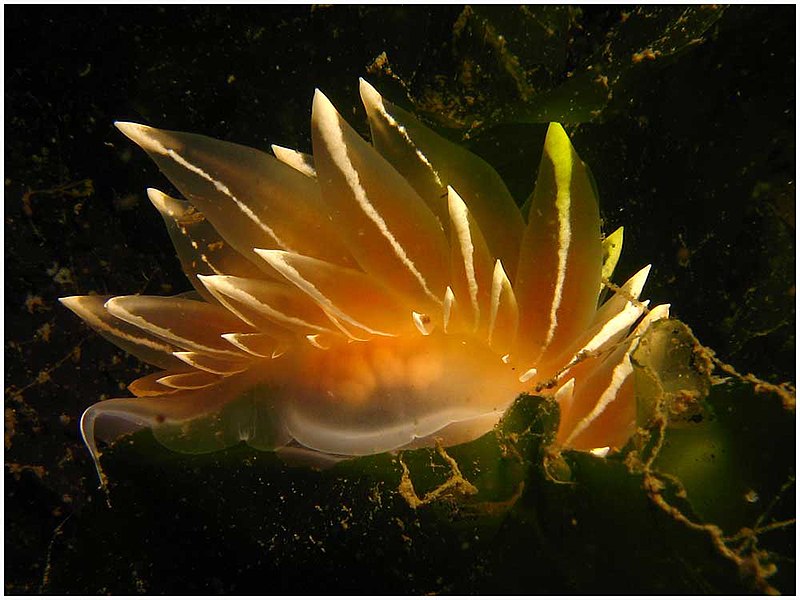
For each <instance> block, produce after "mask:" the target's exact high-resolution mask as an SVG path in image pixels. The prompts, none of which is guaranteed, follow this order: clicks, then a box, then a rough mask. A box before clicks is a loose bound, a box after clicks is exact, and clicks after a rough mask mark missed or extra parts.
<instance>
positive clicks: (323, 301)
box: [253, 248, 397, 337]
mask: <svg viewBox="0 0 800 600" xmlns="http://www.w3.org/2000/svg"><path fill="white" fill-rule="evenodd" d="M253 250H254V251H255V252H256V253H257V254H258V255H260V256H261V257H262V258H263V259H264V260H266V261H267V262H268V263H269V264H270V265H271V266H272V267H273V268H274V269H275V270H276V271H278V272H279V273H281V275H283V276H284V277H286V278H287V279H288V280H289V281H291V282H292V283H294V284H295V285H296V286H297V287H299V288H300V289H301V290H303V291H304V292H305V293H306V294H308V295H309V296H310V297H311V298H312V299H313V300H314V301H315V302H316V303H317V304H318V305H319V306H320V308H322V309H323V310H324V311H325V312H326V313H329V314H331V315H333V316H334V317H336V318H337V319H341V320H342V321H344V322H345V323H350V325H354V326H356V327H359V328H361V329H363V330H364V331H366V332H367V333H371V334H373V335H383V336H387V337H397V336H396V335H395V334H393V333H386V332H385V331H379V330H377V329H372V328H371V327H369V326H367V325H364V323H361V322H360V321H358V320H356V319H354V318H353V317H351V316H350V315H348V314H347V313H346V312H344V311H343V310H342V309H341V308H339V307H338V306H336V305H335V304H334V303H333V302H332V301H331V299H330V298H328V297H327V296H325V294H323V293H322V292H320V291H319V290H318V289H317V288H316V286H315V285H314V284H313V283H311V282H310V281H308V280H307V279H305V278H303V276H302V275H300V273H299V272H298V271H297V269H295V268H294V267H293V266H292V265H290V264H289V263H288V262H287V260H286V259H285V258H284V254H287V253H286V252H283V251H281V250H265V249H263V248H253Z"/></svg>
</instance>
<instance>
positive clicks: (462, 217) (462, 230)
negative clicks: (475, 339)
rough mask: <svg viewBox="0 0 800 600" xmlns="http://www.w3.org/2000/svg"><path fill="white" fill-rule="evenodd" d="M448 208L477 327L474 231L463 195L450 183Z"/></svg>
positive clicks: (478, 319) (479, 311) (477, 307)
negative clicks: (470, 225)
mask: <svg viewBox="0 0 800 600" xmlns="http://www.w3.org/2000/svg"><path fill="white" fill-rule="evenodd" d="M447 208H448V211H449V213H450V221H451V223H452V224H453V227H454V228H455V232H456V238H457V239H458V247H459V249H460V251H461V258H462V259H463V260H464V272H465V273H466V276H467V287H468V288H469V301H470V304H472V315H473V323H472V328H473V330H474V329H477V327H478V323H479V322H480V316H481V310H480V306H479V305H478V280H477V277H476V276H475V260H474V259H475V246H474V244H473V243H472V231H471V230H470V228H469V209H468V208H467V205H466V204H465V203H464V200H462V199H461V196H459V195H458V193H457V192H456V191H455V190H454V189H453V188H452V187H450V186H449V185H448V186H447Z"/></svg>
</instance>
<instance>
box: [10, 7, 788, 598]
mask: <svg viewBox="0 0 800 600" xmlns="http://www.w3.org/2000/svg"><path fill="white" fill-rule="evenodd" d="M686 10H688V9H686ZM702 10H708V11H716V12H713V13H712V12H708V13H700V12H698V11H702ZM794 10H795V9H794V7H744V6H742V7H732V8H729V9H727V10H722V9H700V8H699V7H695V8H694V9H693V11H694V12H692V13H691V14H687V13H685V11H684V9H680V8H650V9H646V10H645V9H636V8H633V7H629V8H626V9H621V8H619V7H617V8H608V7H596V6H593V7H586V8H583V9H579V8H571V9H562V8H558V7H549V8H545V7H539V8H536V7H534V8H530V9H522V8H517V7H508V8H502V9H496V10H495V9H486V10H485V11H484V12H480V11H477V12H475V11H469V10H467V11H465V10H464V9H463V7H461V6H447V7H423V6H415V7H407V8H398V7H367V8H364V7H362V8H359V7H344V6H336V7H327V8H325V7H281V6H269V7H234V8H224V7H218V8H217V7H215V8H205V7H191V8H181V7H169V8H160V7H152V6H148V7H129V8H115V9H110V8H103V7H80V8H72V7H46V6H37V7H21V6H12V7H7V8H5V50H6V63H5V107H6V108H5V110H6V113H5V134H6V135H5V148H4V150H5V213H4V214H5V328H6V329H5V330H6V337H5V392H6V393H5V447H6V453H5V461H6V462H5V464H6V475H5V493H6V499H5V528H6V529H5V534H6V537H5V544H6V564H5V567H6V581H5V590H6V592H7V593H37V592H39V591H47V592H50V593H64V592H67V591H73V592H81V591H86V592H87V593H93V592H94V593H99V592H103V591H107V592H126V591H129V592H137V591H154V592H158V591H164V590H173V591H175V590H176V589H177V590H180V589H184V590H186V589H194V590H197V591H200V592H202V591H206V592H213V591H239V592H243V593H247V592H248V591H253V590H254V589H255V591H258V589H256V588H253V589H251V588H248V587H247V585H245V584H241V585H239V586H237V585H236V584H235V581H236V576H235V574H234V573H235V571H236V569H235V568H234V566H235V565H229V566H230V567H231V568H230V569H228V570H225V569H223V570H222V571H221V572H223V573H228V575H227V576H226V575H221V574H219V573H216V571H215V575H214V577H213V578H210V579H209V581H204V580H203V578H202V573H203V569H204V568H206V569H207V568H210V566H209V565H205V564H200V565H199V566H197V565H195V566H196V567H197V570H196V571H193V572H194V573H195V574H194V575H193V577H194V579H193V581H194V583H193V586H194V587H192V586H189V587H186V586H187V585H188V584H187V579H186V578H187V575H186V571H185V570H181V569H180V568H176V569H174V570H172V571H170V572H169V573H168V575H167V576H166V579H163V578H159V577H155V576H153V571H152V565H151V567H150V571H147V568H146V567H141V566H140V569H144V570H145V571H146V572H148V573H150V575H149V576H141V577H138V576H137V575H136V573H135V569H134V574H133V575H130V574H129V573H128V574H126V575H125V576H122V575H120V574H119V573H117V574H116V576H113V575H106V579H103V580H102V581H103V583H102V584H101V583H97V584H96V587H91V585H90V584H85V583H82V584H81V585H87V586H90V587H80V586H79V585H78V584H75V585H74V587H69V585H68V584H67V583H65V582H66V581H69V578H68V577H63V576H62V577H61V578H60V579H58V584H57V585H56V584H52V583H51V576H52V574H53V573H54V572H55V573H57V572H58V569H59V563H58V560H57V559H58V556H60V554H59V549H60V548H62V546H63V545H64V544H67V545H69V544H70V543H71V541H72V540H80V538H81V535H82V530H81V529H80V527H78V526H77V525H75V523H81V522H82V521H81V515H83V514H96V513H97V511H99V510H100V508H99V507H98V503H102V501H103V499H102V496H100V495H99V494H97V492H96V491H95V487H96V480H95V475H94V472H93V469H92V466H91V461H90V459H89V455H88V453H87V452H86V451H85V449H84V448H83V446H82V444H81V443H80V440H79V438H78V435H77V419H78V418H79V416H80V414H81V412H82V410H83V409H85V408H86V407H87V406H88V405H89V404H91V403H93V402H95V401H97V400H98V398H100V397H112V396H115V395H125V394H126V392H125V391H124V387H125V384H126V383H127V382H129V381H131V380H132V379H134V378H135V377H137V376H139V375H140V374H142V373H144V372H145V367H143V366H142V365H140V364H139V363H138V362H137V361H136V360H135V359H133V358H131V357H128V356H126V355H125V354H124V353H122V352H121V351H118V350H116V349H115V348H113V347H111V346H110V345H109V344H107V343H106V342H105V341H104V340H102V339H101V338H99V337H98V336H96V335H94V334H93V333H91V332H90V331H89V330H88V329H87V328H85V327H84V326H83V325H82V324H81V323H80V322H79V320H78V319H77V318H76V317H75V316H74V315H72V314H71V313H70V312H69V311H67V310H66V309H64V308H63V307H61V306H60V305H59V304H58V302H57V301H56V298H58V297H59V296H66V295H72V294H88V293H92V292H97V293H109V294H111V293H114V294H123V293H134V292H141V293H148V294H172V293H178V292H181V291H185V290H186V289H188V288H189V285H188V282H186V280H185V278H184V277H183V275H182V273H181V271H180V266H179V264H178V261H177V259H176V258H175V256H174V253H173V251H172V248H171V246H170V242H169V238H168V236H167V233H166V231H165V230H164V228H163V225H162V222H161V218H160V217H159V215H158V214H157V212H156V211H155V210H154V209H153V208H152V207H151V206H150V204H149V202H148V201H147V199H146V197H145V195H144V189H145V187H146V186H148V185H155V186H159V187H162V189H165V190H168V189H169V188H168V187H166V183H165V180H164V179H163V177H162V176H161V175H160V174H159V173H158V171H157V169H156V167H155V166H154V165H152V164H151V163H150V162H149V161H148V159H147V158H146V156H145V155H144V153H143V152H141V151H139V150H138V149H137V148H134V147H133V145H132V144H131V143H129V142H127V141H126V140H125V139H124V138H123V137H122V135H121V134H119V133H118V132H117V131H116V130H115V129H114V128H113V125H112V123H113V121H114V120H134V121H138V122H142V123H146V124H150V125H155V126H159V127H165V128H169V129H177V130H184V131H193V132H199V133H204V134H206V135H210V136H213V137H217V138H220V139H225V140H231V141H236V142H239V143H243V144H246V145H250V146H255V147H259V148H264V149H266V148H268V145H269V144H270V143H277V144H280V145H283V146H289V147H296V148H298V149H301V150H304V151H309V150H310V141H309V115H310V106H311V98H312V94H313V90H314V88H315V87H319V88H320V89H322V90H324V91H325V93H326V94H327V95H328V96H329V97H330V98H331V100H332V101H333V102H334V104H335V105H336V106H337V108H338V109H339V111H340V112H341V113H342V114H343V115H344V116H345V117H346V118H348V120H349V121H350V122H351V123H352V124H353V125H354V126H356V127H357V128H359V130H360V131H362V132H364V133H365V134H366V130H367V128H366V123H365V118H364V115H363V109H361V108H360V106H359V98H358V91H357V80H358V77H359V76H365V77H367V78H368V79H369V80H370V81H371V82H372V83H373V84H374V85H376V87H378V89H379V90H381V91H383V92H384V94H385V95H387V96H388V97H389V98H390V99H392V100H393V101H395V102H397V103H400V104H402V105H404V106H406V107H409V108H412V109H415V110H416V111H417V113H418V114H419V115H420V116H421V117H422V118H423V119H424V120H427V121H428V122H429V123H430V124H431V125H434V126H437V127H439V128H440V131H441V132H442V133H444V134H445V135H447V136H448V137H450V138H451V139H454V140H462V141H463V142H464V143H465V144H467V145H468V146H471V147H472V148H473V149H474V150H475V151H477V152H478V153H480V154H481V155H482V156H484V157H485V158H486V159H487V160H488V161H489V162H490V163H492V164H494V165H495V166H496V167H497V168H498V170H499V171H500V172H501V174H502V175H503V176H504V177H506V178H507V180H508V181H509V187H510V189H511V190H512V193H514V194H515V196H516V197H517V200H518V202H519V203H520V204H522V202H523V201H524V200H525V198H526V196H527V194H528V193H529V192H530V190H531V189H532V187H533V182H534V180H535V171H536V166H537V165H538V161H539V156H540V152H541V142H542V140H543V136H544V130H545V125H544V122H545V121H546V120H548V119H556V118H558V119H560V120H564V121H565V122H567V124H568V130H569V131H570V133H571V135H572V138H573V142H574V144H575V147H576V148H577V150H578V152H579V153H580V154H581V157H582V158H583V159H584V160H585V161H586V162H587V163H588V164H589V165H590V166H591V168H592V171H593V173H594V175H595V178H596V180H597V183H598V186H599V190H600V194H601V211H602V216H603V218H604V230H605V232H607V233H608V232H611V231H613V230H614V229H615V228H616V227H618V226H619V225H625V248H624V250H623V257H622V260H621V262H620V266H619V267H618V271H617V276H616V279H617V280H618V281H623V280H624V278H625V277H626V276H628V275H630V274H632V273H633V272H634V271H636V270H638V268H640V267H641V266H642V265H643V264H646V263H648V262H651V263H652V264H653V271H652V273H651V275H650V280H649V283H648V287H647V288H646V290H645V296H646V297H649V298H652V300H653V302H654V303H659V302H665V301H667V302H670V303H671V304H672V311H673V313H674V314H675V315H676V316H677V317H679V318H680V319H682V320H683V321H685V322H686V323H687V324H689V325H690V326H691V327H692V329H693V330H694V333H695V334H696V335H697V337H698V338H699V339H700V340H701V341H702V342H703V343H704V344H706V345H707V346H709V347H711V348H713V349H714V350H715V351H716V352H717V353H718V355H719V356H720V358H722V359H723V360H725V361H726V362H729V363H732V364H733V365H734V366H736V367H737V369H739V370H740V371H742V372H753V373H755V374H756V375H757V376H759V377H761V378H763V379H766V380H769V381H773V382H785V381H789V382H794V380H795V337H794V331H795V276H794V273H795V233H794V232H795V195H794V190H795V183H794V182H795V112H794V110H795V55H794V49H795V29H794V23H795V19H794ZM703 19H705V20H704V21H703V23H707V25H704V26H702V27H699V29H698V30H697V31H696V32H695V33H693V34H692V36H694V38H695V41H693V42H691V43H686V42H685V40H684V42H682V43H677V42H676V43H675V44H673V43H672V42H673V40H674V36H676V35H677V36H678V37H680V32H678V34H676V33H675V32H676V30H679V29H680V28H681V27H684V26H685V27H690V26H691V25H692V24H693V23H696V22H697V21H698V20H703ZM687 23H688V24H687ZM501 35H502V37H503V40H504V41H503V42H498V41H497V40H498V39H500V38H499V37H498V36H501ZM692 36H690V37H692ZM646 48H656V49H658V48H661V49H662V50H661V51H658V52H655V53H654V54H653V55H648V54H647V53H642V54H639V53H640V52H641V51H643V50H644V49H646ZM384 52H385V53H386V56H387V57H388V60H389V63H388V64H389V66H388V67H387V66H385V65H384V67H383V68H376V67H375V60H376V58H378V57H379V56H380V55H381V53H384ZM515 61H516V62H515ZM589 67H592V69H589ZM587 73H598V75H597V78H598V81H595V76H594V75H592V77H591V78H590V79H586V77H585V76H586V75H587ZM603 75H605V76H607V78H608V79H609V80H610V83H609V84H608V86H607V88H608V89H607V90H606V92H607V93H606V92H604V93H603V94H602V98H601V99H600V100H598V96H597V90H598V89H600V87H603V88H604V89H605V87H606V86H605V84H603V82H602V76H603ZM581 78H583V79H581ZM584 80H585V81H594V82H595V83H594V84H592V86H588V87H585V88H584V87H580V85H579V84H580V82H581V81H584ZM573 82H578V83H577V84H575V85H577V86H578V87H576V88H575V90H576V91H575V93H572V88H571V87H570V85H572V83H573ZM564 90H568V91H570V93H569V94H566V92H564ZM565 94H566V95H565ZM559 98H562V100H559ZM564 98H566V99H564ZM543 106H546V107H548V108H547V111H544V112H542V111H543V110H544V109H541V107H543ZM540 109H541V110H540ZM545 113H546V114H545ZM536 121H540V122H536ZM166 510H168V511H169V510H172V509H171V508H170V507H166ZM87 511H88V512H87ZM93 511H94V512H93ZM84 523H85V521H84ZM201 525H202V523H199V522H197V523H194V524H192V525H191V526H187V527H188V528H187V529H185V530H182V534H183V535H189V539H190V541H191V540H192V539H193V538H191V531H192V527H196V528H200V527H201ZM70 528H71V529H70ZM187 531H188V532H190V533H189V534H187ZM164 543H166V542H164ZM167 545H169V544H167ZM61 551H63V549H62V550H61ZM101 554H102V552H101ZM91 560H94V559H91ZM131 560H133V559H131ZM100 562H102V560H101V561H100ZM115 564H126V563H125V557H124V556H123V557H122V558H120V559H119V562H118V563H115ZM254 568H255V567H252V565H251V567H250V569H251V570H250V571H249V573H250V575H251V579H246V580H245V581H248V582H251V581H254V580H255V578H254V577H253V573H254V571H253V569H254ZM198 573H199V575H198ZM62 575H63V573H62ZM129 575H130V577H129ZM198 577H199V579H198ZM226 577H227V578H226ZM77 580H78V581H91V579H88V580H82V579H80V578H78V579H77ZM92 585H94V584H92ZM181 585H183V587H181ZM319 585H320V586H323V587H322V589H325V588H324V585H323V584H322V583H320V584H319ZM104 586H105V587H104ZM174 586H177V587H174ZM215 586H216V587H215ZM346 587H347V586H344V585H343V586H341V587H340V588H339V589H345V588H346ZM314 589H316V588H314V587H313V585H312V583H311V582H310V581H305V582H298V581H295V582H283V583H282V584H281V586H279V587H278V588H272V591H281V590H283V591H294V590H296V591H308V590H312V591H313V590H314ZM335 589H336V588H334V589H329V591H335ZM378 589H380V588H378ZM408 589H409V590H413V591H417V592H419V591H425V590H424V589H421V588H413V587H410V588H408ZM263 591H267V590H263ZM385 591H387V592H388V591H391V590H385ZM516 591H521V590H516Z"/></svg>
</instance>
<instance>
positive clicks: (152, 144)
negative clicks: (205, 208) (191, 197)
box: [134, 125, 291, 251]
mask: <svg viewBox="0 0 800 600" xmlns="http://www.w3.org/2000/svg"><path fill="white" fill-rule="evenodd" d="M136 127H137V131H138V133H139V134H141V135H143V136H145V137H146V138H147V142H148V147H149V148H150V149H152V150H153V151H155V152H158V153H159V154H163V155H165V156H169V157H170V158H171V159H172V160H174V161H175V162H176V163H178V164H179V165H181V166H182V167H183V168H185V169H188V170H189V171H191V172H192V173H194V174H195V175H199V176H200V177H202V178H203V179H205V180H206V181H208V182H209V183H210V184H212V185H213V186H214V187H215V188H216V189H217V191H219V192H221V193H222V194H224V195H226V196H227V197H228V198H230V199H231V200H233V203H234V204H235V205H236V206H237V207H238V209H239V210H240V211H242V212H243V213H244V214H245V216H246V217H247V218H248V219H250V220H251V221H253V222H254V223H255V224H256V225H258V227H260V228H261V229H262V230H263V231H264V232H266V233H267V235H269V236H270V237H272V239H274V240H275V243H276V244H277V245H278V246H280V247H281V248H283V249H284V250H289V251H291V249H290V248H289V247H288V246H287V245H286V244H285V243H284V242H283V241H282V240H281V239H280V238H279V237H278V236H277V235H276V234H275V232H274V231H273V230H272V228H271V227H270V226H269V225H267V224H266V223H264V222H263V221H262V220H261V219H259V218H258V215H257V214H255V213H254V212H253V211H252V209H251V208H250V207H249V206H247V205H246V204H245V203H244V202H242V201H241V200H239V199H238V198H237V197H236V196H234V195H233V193H232V192H231V191H230V189H228V186H227V185H225V184H224V183H222V182H221V181H218V180H217V179H214V178H213V177H212V176H211V175H210V174H208V173H206V172H205V171H204V170H203V169H201V168H200V167H198V166H197V165H194V164H192V163H191V162H189V161H188V160H186V159H185V158H183V157H182V156H181V155H180V154H178V152H177V151H176V150H174V149H172V148H166V147H165V146H164V145H163V144H162V143H161V142H159V141H158V140H156V139H154V138H152V137H150V136H149V135H148V134H147V130H148V129H150V128H149V127H142V126H139V125H137V126H136ZM134 141H135V139H134Z"/></svg>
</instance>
